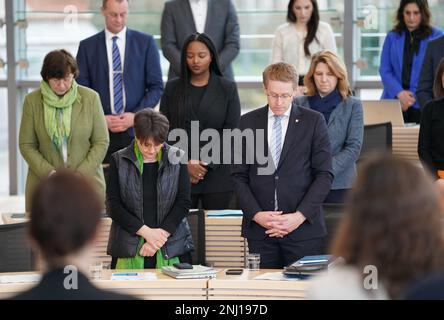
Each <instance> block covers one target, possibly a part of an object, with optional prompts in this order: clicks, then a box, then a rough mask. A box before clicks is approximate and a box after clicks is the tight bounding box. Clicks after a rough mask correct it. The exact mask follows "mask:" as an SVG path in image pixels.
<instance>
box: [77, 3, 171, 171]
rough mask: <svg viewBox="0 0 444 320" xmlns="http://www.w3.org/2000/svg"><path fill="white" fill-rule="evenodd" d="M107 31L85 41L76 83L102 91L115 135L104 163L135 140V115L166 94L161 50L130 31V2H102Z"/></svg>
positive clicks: (151, 105)
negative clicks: (161, 66)
mask: <svg viewBox="0 0 444 320" xmlns="http://www.w3.org/2000/svg"><path fill="white" fill-rule="evenodd" d="M101 11H102V15H103V17H104V18H105V25H106V28H105V30H104V31H101V32H99V33H97V34H96V35H94V36H92V37H90V38H87V39H85V40H83V41H81V42H80V46H79V50H78V53H77V63H78V66H79V70H80V75H79V77H78V79H77V82H78V83H79V84H81V85H84V86H86V87H89V88H91V89H93V90H95V91H97V92H98V93H99V95H100V99H101V101H102V105H103V109H104V112H105V117H106V123H107V125H108V129H109V131H110V145H109V148H108V152H107V154H106V156H105V159H104V161H103V162H104V163H109V157H110V155H111V154H112V153H114V152H115V151H117V150H120V149H122V148H124V147H126V146H127V145H128V144H130V142H131V140H132V139H133V137H134V132H133V129H132V127H133V123H134V114H135V113H136V112H137V111H140V110H142V109H143V108H154V107H155V106H156V105H157V103H158V102H159V100H160V97H161V95H162V93H163V82H162V71H161V68H160V57H159V50H158V48H157V45H156V43H155V41H154V38H153V37H152V36H151V35H148V34H144V33H141V32H138V31H135V30H131V29H128V28H127V27H126V20H127V17H128V1H127V0H103V2H102V8H101Z"/></svg>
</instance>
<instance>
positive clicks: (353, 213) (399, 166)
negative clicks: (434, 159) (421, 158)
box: [331, 155, 444, 299]
mask: <svg viewBox="0 0 444 320" xmlns="http://www.w3.org/2000/svg"><path fill="white" fill-rule="evenodd" d="M351 190H352V191H351V193H350V195H349V206H348V208H347V210H346V215H345V216H344V218H343V220H342V221H341V224H340V226H339V228H338V231H337V233H336V235H335V240H334V241H333V246H332V249H331V252H332V254H333V255H335V256H337V257H342V258H344V259H345V261H346V263H347V264H348V265H351V266H354V267H356V268H358V269H359V270H363V269H364V267H365V266H367V265H374V266H376V267H377V268H378V274H379V280H380V282H381V283H383V284H384V286H385V288H386V289H387V290H388V292H389V294H390V296H391V298H394V299H396V298H399V297H400V296H401V294H402V292H403V291H404V290H405V289H406V288H407V287H408V286H409V285H410V284H411V283H412V282H414V281H415V280H418V279H420V278H421V277H424V276H426V275H427V274H431V273H433V272H436V271H438V270H442V268H443V267H444V237H443V230H442V212H441V210H442V209H441V204H440V199H439V194H438V191H437V190H436V188H435V186H434V185H433V182H432V179H430V177H428V176H427V175H426V173H424V171H423V170H421V169H420V168H418V167H417V166H415V165H414V164H411V163H410V162H409V161H408V160H405V159H400V158H395V157H393V156H391V155H383V156H378V157H376V158H371V159H369V160H367V161H366V163H364V164H363V165H362V166H361V168H360V171H359V174H358V176H357V180H356V181H355V183H354V186H353V188H352V189H351Z"/></svg>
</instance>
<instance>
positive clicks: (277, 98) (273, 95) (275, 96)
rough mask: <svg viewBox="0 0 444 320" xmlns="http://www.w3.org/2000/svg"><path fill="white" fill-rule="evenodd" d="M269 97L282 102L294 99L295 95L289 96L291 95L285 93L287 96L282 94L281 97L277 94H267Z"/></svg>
mask: <svg viewBox="0 0 444 320" xmlns="http://www.w3.org/2000/svg"><path fill="white" fill-rule="evenodd" d="M267 97H270V98H272V99H274V100H276V101H277V100H279V99H281V100H288V99H290V98H291V97H293V95H292V94H289V93H285V94H281V95H279V94H276V93H269V94H267Z"/></svg>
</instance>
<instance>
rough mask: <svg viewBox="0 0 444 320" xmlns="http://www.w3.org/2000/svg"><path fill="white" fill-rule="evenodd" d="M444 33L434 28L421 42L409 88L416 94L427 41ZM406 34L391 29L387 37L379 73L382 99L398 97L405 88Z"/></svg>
mask: <svg viewBox="0 0 444 320" xmlns="http://www.w3.org/2000/svg"><path fill="white" fill-rule="evenodd" d="M442 34H443V32H442V30H440V29H438V28H432V33H431V34H430V36H429V37H428V38H426V39H423V40H421V42H420V45H419V53H418V55H415V56H414V57H413V65H412V75H411V78H410V88H409V90H410V91H411V92H413V93H414V94H416V88H417V86H418V80H419V74H420V72H421V66H422V61H423V60H424V54H425V50H426V48H427V43H428V42H429V41H430V40H433V39H435V38H437V37H439V36H441V35H442ZM405 36H406V33H405V31H404V32H402V33H401V34H399V33H397V32H393V31H391V32H389V33H388V34H387V37H386V38H385V41H384V46H383V48H382V53H381V66H380V67H379V74H380V75H381V80H382V83H383V85H384V92H383V93H382V97H381V99H397V95H398V93H399V92H401V91H402V90H404V89H403V88H402V66H403V60H404V43H405ZM413 108H415V109H419V104H418V102H416V103H415V104H414V105H413Z"/></svg>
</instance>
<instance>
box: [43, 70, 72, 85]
mask: <svg viewBox="0 0 444 320" xmlns="http://www.w3.org/2000/svg"><path fill="white" fill-rule="evenodd" d="M72 79H74V74H72V73H70V74H69V75H67V76H66V77H65V78H61V79H57V78H51V79H49V80H48V81H51V82H52V83H54V84H56V85H60V84H61V83H62V82H64V83H68V84H69V83H71V81H72Z"/></svg>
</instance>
